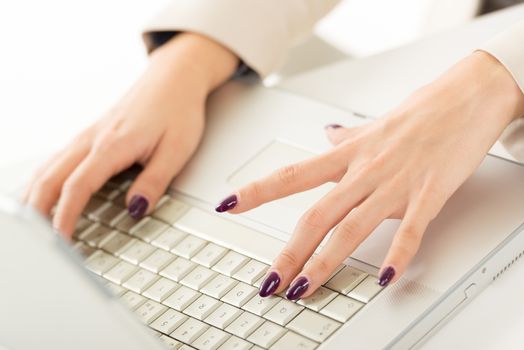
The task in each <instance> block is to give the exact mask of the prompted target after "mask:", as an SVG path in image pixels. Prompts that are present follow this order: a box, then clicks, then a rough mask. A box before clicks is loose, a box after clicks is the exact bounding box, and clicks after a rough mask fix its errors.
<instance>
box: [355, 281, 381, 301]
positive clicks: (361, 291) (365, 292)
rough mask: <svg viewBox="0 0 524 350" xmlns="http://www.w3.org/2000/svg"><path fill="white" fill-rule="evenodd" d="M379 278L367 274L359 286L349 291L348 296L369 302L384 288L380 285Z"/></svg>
mask: <svg viewBox="0 0 524 350" xmlns="http://www.w3.org/2000/svg"><path fill="white" fill-rule="evenodd" d="M377 280H378V278H377V277H375V276H367V277H366V278H365V279H364V280H363V281H362V282H360V284H359V285H358V286H356V287H355V288H354V289H353V290H352V291H351V292H349V294H348V296H349V297H351V298H353V299H357V300H359V301H361V302H363V303H369V302H370V300H371V299H373V297H374V296H375V295H377V294H378V292H380V291H381V290H382V289H383V287H381V286H379V284H378V283H377Z"/></svg>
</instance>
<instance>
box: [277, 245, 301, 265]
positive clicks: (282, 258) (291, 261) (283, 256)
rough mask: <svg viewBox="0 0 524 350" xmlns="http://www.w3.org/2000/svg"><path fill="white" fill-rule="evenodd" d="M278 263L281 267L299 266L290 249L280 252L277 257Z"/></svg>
mask: <svg viewBox="0 0 524 350" xmlns="http://www.w3.org/2000/svg"><path fill="white" fill-rule="evenodd" d="M277 262H278V263H280V264H282V266H292V267H298V266H299V260H298V257H297V256H296V254H295V253H293V252H292V251H291V250H290V249H287V248H286V249H284V250H282V252H280V255H279V257H278V261H277Z"/></svg>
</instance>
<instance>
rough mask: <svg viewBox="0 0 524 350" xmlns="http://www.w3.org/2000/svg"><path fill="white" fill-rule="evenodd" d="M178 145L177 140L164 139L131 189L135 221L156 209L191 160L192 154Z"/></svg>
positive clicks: (129, 204) (129, 209)
mask: <svg viewBox="0 0 524 350" xmlns="http://www.w3.org/2000/svg"><path fill="white" fill-rule="evenodd" d="M176 144H177V143H176V140H171V139H169V138H164V139H163V140H162V141H161V142H160V144H159V146H158V147H157V149H156V150H155V153H153V155H152V157H151V160H150V161H149V162H148V163H147V165H146V167H145V168H144V170H142V172H141V173H140V175H138V177H137V179H136V180H135V182H134V183H133V185H132V186H131V188H130V189H129V191H128V193H127V203H128V211H129V214H130V215H131V217H133V218H134V219H140V218H141V217H142V216H144V215H145V214H146V213H148V212H150V211H151V210H152V208H155V206H156V204H157V202H158V200H159V199H160V197H161V196H162V195H163V194H164V193H165V191H166V189H167V187H168V186H169V184H170V182H171V180H172V179H173V177H174V176H175V175H176V174H177V173H178V172H179V171H180V170H181V169H182V167H183V166H184V164H185V163H186V161H187V159H188V158H189V155H190V152H189V151H184V150H181V149H180V148H177V147H176Z"/></svg>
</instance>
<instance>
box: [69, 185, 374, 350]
mask: <svg viewBox="0 0 524 350" xmlns="http://www.w3.org/2000/svg"><path fill="white" fill-rule="evenodd" d="M129 185H130V181H129V180H127V181H125V182H123V183H115V182H108V183H107V184H106V185H105V186H104V188H103V189H102V190H100V191H99V192H98V193H97V194H96V195H95V196H94V197H93V198H92V199H91V201H90V202H89V204H88V206H87V207H86V209H85V211H84V215H83V216H82V218H81V219H80V220H79V222H78V223H77V227H76V230H75V233H74V236H73V241H74V248H75V249H76V250H77V251H79V252H80V253H81V255H82V256H83V257H84V258H85V266H86V267H87V268H88V269H89V270H90V271H92V272H93V273H94V274H96V275H98V276H100V277H101V279H102V281H103V283H104V284H106V285H107V287H108V288H109V289H110V290H111V291H112V292H113V293H114V294H115V295H116V296H117V297H119V298H120V299H121V300H122V301H123V302H124V304H126V305H127V306H128V307H129V308H130V309H131V310H133V311H134V312H135V314H136V315H137V316H138V317H139V318H140V320H141V321H142V322H143V323H145V324H146V325H148V326H149V327H150V328H151V330H152V332H153V333H154V334H155V335H156V336H158V337H159V338H160V339H161V340H163V341H164V342H165V344H166V345H167V346H168V348H171V349H269V348H270V349H285V350H290V349H314V348H316V347H317V346H318V345H319V344H320V343H322V342H324V341H325V340H326V339H327V338H329V337H330V336H331V335H332V334H333V333H334V332H335V331H336V330H337V329H338V328H339V327H341V326H342V324H344V323H345V322H347V321H348V320H349V319H350V318H351V317H353V316H354V315H355V314H356V313H357V312H359V311H360V310H361V309H362V308H363V306H364V305H365V304H366V303H367V302H369V301H370V300H371V299H372V298H373V297H374V296H376V294H378V293H379V292H380V291H381V289H382V288H381V287H380V286H378V285H377V283H376V281H377V277H376V276H372V275H368V274H366V273H365V272H363V271H360V270H358V269H356V268H354V267H351V266H347V265H342V266H340V267H339V269H337V271H336V272H335V273H334V274H333V276H332V277H331V278H330V279H329V281H328V282H327V283H326V284H325V285H324V286H322V287H320V288H319V289H318V290H317V291H316V292H315V293H314V294H313V295H311V296H310V297H308V298H306V299H302V300H299V301H297V302H292V301H289V300H287V299H286V298H285V297H284V293H281V294H279V295H275V296H271V297H269V298H261V297H259V296H258V287H259V286H260V283H261V282H262V279H263V277H264V275H265V273H266V271H267V269H268V268H269V266H268V265H267V264H265V263H263V262H261V261H260V260H264V259H260V258H258V257H262V256H263V255H264V251H263V248H261V247H258V245H257V247H256V248H254V247H253V246H252V242H255V241H256V240H257V237H256V235H259V237H258V239H263V240H264V241H263V242H264V244H263V245H261V246H267V247H269V248H268V249H272V250H274V249H275V246H274V245H271V244H270V243H271V242H266V241H268V240H273V238H272V237H269V236H267V235H263V234H262V233H260V232H257V231H254V230H251V229H249V228H246V227H244V226H242V225H239V224H237V223H234V222H233V221H230V220H227V219H223V218H218V217H217V216H216V215H212V214H209V213H207V212H204V211H202V210H200V209H198V208H192V207H191V206H189V205H188V204H186V203H183V202H182V201H180V200H178V199H175V198H172V197H170V196H167V195H166V196H164V197H163V198H162V200H161V201H160V202H159V204H158V205H157V208H156V210H155V211H154V212H153V213H152V214H151V215H150V216H148V217H145V218H143V219H142V220H140V221H135V220H133V219H132V218H131V217H130V216H129V215H128V214H127V210H126V208H125V202H124V199H125V191H126V190H127V188H128V187H129ZM205 230H209V231H210V233H209V234H208V235H205V232H204V233H203V234H200V233H201V232H203V231H205ZM246 230H249V236H247V237H246V234H247V232H244V231H246ZM253 235H254V236H255V237H253ZM211 236H212V237H211ZM203 237H206V238H203ZM215 237H217V239H215ZM207 238H208V239H207ZM257 242H258V241H257ZM260 242H262V241H260ZM267 243H269V244H267ZM237 248H238V249H237ZM250 248H251V249H252V250H253V251H254V253H253V254H250V253H249V250H250ZM239 251H240V252H242V251H244V252H246V254H242V253H240V252H239ZM265 261H267V259H266V260H265Z"/></svg>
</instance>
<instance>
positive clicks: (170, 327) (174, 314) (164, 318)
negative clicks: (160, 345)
mask: <svg viewBox="0 0 524 350" xmlns="http://www.w3.org/2000/svg"><path fill="white" fill-rule="evenodd" d="M186 320H187V316H186V315H184V314H183V313H181V312H178V311H176V310H173V309H168V310H167V311H166V312H164V313H163V314H162V315H161V316H160V317H158V318H157V319H156V320H154V321H153V323H151V324H150V327H151V328H153V329H156V330H157V331H159V332H162V333H164V334H170V333H172V332H173V331H174V330H175V329H176V328H177V327H179V326H180V325H181V324H182V323H184V322H185V321H186Z"/></svg>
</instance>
